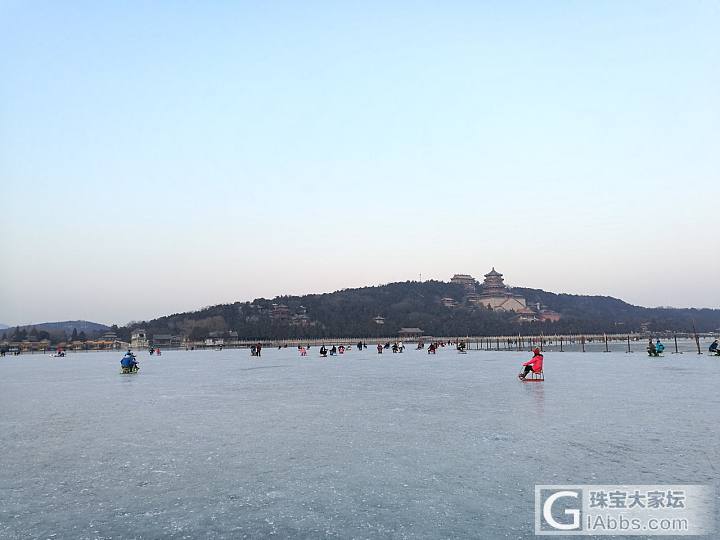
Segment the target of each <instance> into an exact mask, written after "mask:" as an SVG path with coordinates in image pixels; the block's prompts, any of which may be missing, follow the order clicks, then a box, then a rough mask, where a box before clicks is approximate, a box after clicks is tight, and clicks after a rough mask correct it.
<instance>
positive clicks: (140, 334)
mask: <svg viewBox="0 0 720 540" xmlns="http://www.w3.org/2000/svg"><path fill="white" fill-rule="evenodd" d="M149 346H150V342H149V341H148V336H147V333H146V332H145V329H144V328H136V329H135V330H133V331H132V334H130V347H132V348H133V349H147V348H148V347H149Z"/></svg>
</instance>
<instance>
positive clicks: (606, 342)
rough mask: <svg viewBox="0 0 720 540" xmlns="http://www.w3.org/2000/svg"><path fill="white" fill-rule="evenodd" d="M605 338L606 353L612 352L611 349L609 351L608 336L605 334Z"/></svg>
mask: <svg viewBox="0 0 720 540" xmlns="http://www.w3.org/2000/svg"><path fill="white" fill-rule="evenodd" d="M604 336H605V352H610V349H608V341H607V334H604Z"/></svg>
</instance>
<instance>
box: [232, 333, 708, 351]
mask: <svg viewBox="0 0 720 540" xmlns="http://www.w3.org/2000/svg"><path fill="white" fill-rule="evenodd" d="M661 337H663V339H668V338H669V336H661ZM680 337H681V339H683V338H685V339H688V338H689V339H693V340H694V341H695V345H696V347H697V352H698V354H702V351H701V348H700V336H699V335H698V334H697V333H694V334H681V336H680ZM642 339H649V338H648V336H640V335H632V336H631V335H629V334H593V335H588V336H585V335H562V336H557V335H554V336H520V335H519V336H493V337H464V338H463V337H439V338H435V337H427V338H423V337H419V338H413V339H409V340H407V341H409V342H417V341H423V342H426V343H431V342H442V343H454V344H456V343H459V342H461V341H463V342H465V344H466V346H467V348H469V349H471V348H472V344H473V343H474V344H475V350H486V351H492V350H496V351H500V350H506V351H509V350H517V351H522V350H526V349H532V348H535V347H537V348H539V349H540V350H541V351H542V350H544V347H546V346H555V345H558V346H559V347H560V352H565V347H566V346H567V345H576V344H579V345H580V348H581V350H582V352H586V345H587V344H588V343H603V344H604V346H605V352H610V343H611V342H625V343H627V350H626V352H628V353H630V352H632V348H631V342H632V341H638V340H642ZM671 339H672V340H673V343H674V348H675V350H674V353H679V352H680V351H679V348H678V335H677V334H673V335H672V336H671ZM398 341H401V340H400V339H398V338H388V337H382V338H337V339H333V338H315V339H305V340H303V339H291V340H272V341H264V340H259V341H242V342H238V343H237V345H235V344H232V345H231V344H227V345H225V347H233V346H240V347H250V346H252V345H255V344H257V343H259V344H260V345H262V346H263V347H268V346H269V347H283V346H285V347H288V346H300V345H314V346H319V345H329V344H339V343H344V344H349V345H354V344H355V343H358V342H363V343H366V342H372V343H375V342H377V343H381V344H384V343H388V342H390V343H393V342H398Z"/></svg>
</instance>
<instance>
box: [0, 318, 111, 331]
mask: <svg viewBox="0 0 720 540" xmlns="http://www.w3.org/2000/svg"><path fill="white" fill-rule="evenodd" d="M19 327H20V329H21V330H28V331H29V330H32V329H33V328H35V329H36V330H44V331H46V332H50V333H57V332H66V333H68V334H71V333H72V331H73V330H77V331H78V332H85V333H86V334H91V333H92V334H96V333H102V332H107V331H108V330H109V329H110V327H109V326H107V325H105V324H100V323H96V322H92V321H82V320H80V321H57V322H43V323H35V324H23V325H19ZM14 328H15V327H14V326H12V327H8V326H6V327H5V328H0V330H7V329H14Z"/></svg>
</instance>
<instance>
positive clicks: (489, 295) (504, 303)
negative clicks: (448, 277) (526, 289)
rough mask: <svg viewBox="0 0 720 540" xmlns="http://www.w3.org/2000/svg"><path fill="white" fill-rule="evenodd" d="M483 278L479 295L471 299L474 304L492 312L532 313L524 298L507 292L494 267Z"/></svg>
mask: <svg viewBox="0 0 720 540" xmlns="http://www.w3.org/2000/svg"><path fill="white" fill-rule="evenodd" d="M484 277H485V281H483V284H482V289H481V291H480V294H478V296H477V297H476V298H474V299H473V300H474V303H476V304H479V305H481V306H485V307H487V308H490V309H492V310H493V311H514V312H515V313H518V314H521V315H522V314H526V315H530V314H532V313H534V312H533V310H532V309H530V308H528V306H527V302H525V298H523V297H522V296H520V295H518V294H513V293H511V292H510V291H509V290H508V288H507V286H506V285H505V282H504V281H503V275H502V274H501V273H500V272H498V271H496V270H495V268H494V267H493V269H492V270H490V272H488V273H487V274H485V276H484Z"/></svg>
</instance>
